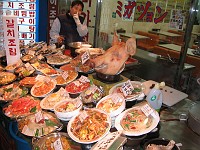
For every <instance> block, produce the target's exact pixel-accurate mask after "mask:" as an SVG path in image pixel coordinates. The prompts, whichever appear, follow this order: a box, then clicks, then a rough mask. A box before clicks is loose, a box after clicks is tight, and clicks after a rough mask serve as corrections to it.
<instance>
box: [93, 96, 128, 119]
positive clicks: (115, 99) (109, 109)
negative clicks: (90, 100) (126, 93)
mask: <svg viewBox="0 0 200 150" xmlns="http://www.w3.org/2000/svg"><path fill="white" fill-rule="evenodd" d="M125 106H126V103H125V99H124V97H123V96H122V95H120V94H116V93H115V94H110V95H107V96H105V97H103V98H102V99H101V100H100V101H99V102H98V103H97V105H96V108H98V109H101V110H103V111H105V112H106V113H108V114H109V115H110V117H115V116H117V115H119V114H120V113H121V112H122V111H123V110H124V109H125Z"/></svg>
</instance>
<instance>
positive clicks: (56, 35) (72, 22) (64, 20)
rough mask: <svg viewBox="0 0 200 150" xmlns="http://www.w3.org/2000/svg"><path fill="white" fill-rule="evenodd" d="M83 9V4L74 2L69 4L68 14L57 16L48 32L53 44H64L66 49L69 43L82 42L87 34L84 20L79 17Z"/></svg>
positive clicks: (76, 0)
mask: <svg viewBox="0 0 200 150" xmlns="http://www.w3.org/2000/svg"><path fill="white" fill-rule="evenodd" d="M83 8H84V4H83V2H81V1H78V0H75V1H73V2H72V3H71V6H70V10H69V12H67V13H66V14H62V15H59V16H57V18H56V19H55V20H54V22H53V24H52V27H51V30H50V37H51V40H52V41H53V42H54V43H58V44H59V45H60V44H63V43H64V44H65V47H66V48H67V47H68V44H69V43H71V42H82V41H83V39H84V36H85V35H86V34H87V33H88V28H87V25H86V21H84V20H85V18H83V17H81V16H80V15H81V13H82V11H83Z"/></svg>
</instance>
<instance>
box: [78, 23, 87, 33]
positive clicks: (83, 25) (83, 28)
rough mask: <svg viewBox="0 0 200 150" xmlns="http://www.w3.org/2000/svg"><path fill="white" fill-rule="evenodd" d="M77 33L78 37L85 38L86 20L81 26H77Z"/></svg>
mask: <svg viewBox="0 0 200 150" xmlns="http://www.w3.org/2000/svg"><path fill="white" fill-rule="evenodd" d="M77 31H78V33H79V35H80V36H85V35H86V34H87V33H88V28H87V25H86V20H85V21H84V22H83V24H79V25H77Z"/></svg>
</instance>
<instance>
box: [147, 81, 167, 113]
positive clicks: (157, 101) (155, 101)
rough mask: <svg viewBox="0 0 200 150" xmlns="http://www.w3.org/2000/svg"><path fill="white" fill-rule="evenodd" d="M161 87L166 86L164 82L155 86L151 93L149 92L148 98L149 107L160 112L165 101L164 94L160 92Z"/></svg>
mask: <svg viewBox="0 0 200 150" xmlns="http://www.w3.org/2000/svg"><path fill="white" fill-rule="evenodd" d="M161 86H165V83H164V82H161V83H160V84H159V83H157V84H156V85H155V86H154V88H153V89H151V91H150V92H149V94H148V95H147V98H146V100H147V102H148V103H149V105H150V106H151V107H152V108H154V109H155V110H156V111H158V112H159V111H160V108H161V106H162V101H163V96H162V92H161V90H160V87H161Z"/></svg>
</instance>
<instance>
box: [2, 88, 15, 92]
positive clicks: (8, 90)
mask: <svg viewBox="0 0 200 150" xmlns="http://www.w3.org/2000/svg"><path fill="white" fill-rule="evenodd" d="M12 90H13V88H9V89H4V91H5V92H11V91H12Z"/></svg>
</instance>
